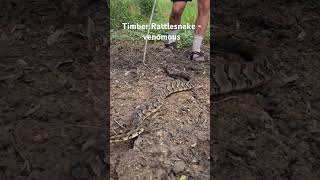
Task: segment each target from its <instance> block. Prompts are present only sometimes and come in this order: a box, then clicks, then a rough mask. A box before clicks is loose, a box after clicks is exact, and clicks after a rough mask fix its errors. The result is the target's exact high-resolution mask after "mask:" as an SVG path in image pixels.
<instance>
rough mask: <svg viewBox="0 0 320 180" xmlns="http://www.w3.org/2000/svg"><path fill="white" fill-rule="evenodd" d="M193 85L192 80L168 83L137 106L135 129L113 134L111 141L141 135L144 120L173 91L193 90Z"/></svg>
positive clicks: (134, 115) (134, 117) (134, 114)
mask: <svg viewBox="0 0 320 180" xmlns="http://www.w3.org/2000/svg"><path fill="white" fill-rule="evenodd" d="M193 87H194V86H193V84H192V83H191V82H190V81H180V80H177V81H172V82H170V83H168V84H166V85H165V86H164V87H163V88H161V89H160V90H158V91H157V92H156V93H155V95H154V96H153V97H152V98H151V99H149V100H148V101H147V102H145V103H144V104H143V105H141V106H140V107H138V108H136V110H135V111H134V113H133V114H132V120H133V126H134V129H133V130H131V131H129V132H127V133H124V134H120V135H115V136H112V137H111V138H110V142H119V141H126V140H129V139H133V138H135V137H137V136H139V135H140V134H141V133H142V132H143V131H144V128H143V125H142V122H143V121H144V120H145V119H146V118H147V117H149V116H150V115H151V114H153V113H155V112H157V111H158V110H159V109H160V108H161V106H162V104H163V103H164V101H165V99H166V98H167V97H168V96H170V95H171V94H173V93H177V92H181V91H187V90H191V89H192V88H193Z"/></svg>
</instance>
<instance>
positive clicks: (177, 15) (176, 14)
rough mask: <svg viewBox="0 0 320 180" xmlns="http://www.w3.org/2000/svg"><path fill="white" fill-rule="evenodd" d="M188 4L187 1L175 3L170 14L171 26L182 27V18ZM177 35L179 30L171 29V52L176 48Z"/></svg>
mask: <svg viewBox="0 0 320 180" xmlns="http://www.w3.org/2000/svg"><path fill="white" fill-rule="evenodd" d="M186 4H187V3H186V2H185V1H177V2H174V3H173V5H172V9H171V14H170V19H169V24H170V25H180V23H181V16H182V13H183V10H184V8H185V7H186ZM177 33H178V30H177V29H171V32H170V38H171V39H169V40H168V42H167V45H168V48H169V49H171V50H172V49H173V48H175V42H176V40H177V39H176V38H177ZM170 44H171V45H170Z"/></svg>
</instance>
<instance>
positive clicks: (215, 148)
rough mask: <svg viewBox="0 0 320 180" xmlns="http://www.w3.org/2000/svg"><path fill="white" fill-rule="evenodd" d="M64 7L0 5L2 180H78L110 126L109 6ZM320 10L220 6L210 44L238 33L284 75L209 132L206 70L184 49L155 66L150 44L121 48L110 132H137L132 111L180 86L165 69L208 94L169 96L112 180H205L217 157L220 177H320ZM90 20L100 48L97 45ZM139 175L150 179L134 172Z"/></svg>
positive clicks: (225, 112) (220, 117)
mask: <svg viewBox="0 0 320 180" xmlns="http://www.w3.org/2000/svg"><path fill="white" fill-rule="evenodd" d="M59 2H60V1H52V2H51V1H37V0H28V1H23V2H22V1H21V2H20V1H14V0H12V1H6V3H3V4H1V9H2V10H3V11H1V12H0V18H1V21H0V22H1V23H0V30H1V42H0V58H1V61H0V66H1V67H0V68H1V71H0V86H1V89H0V104H1V105H0V112H1V113H0V120H1V121H0V122H1V124H0V129H1V131H0V134H1V136H0V179H1V180H2V179H4V180H7V179H8V180H9V179H10V180H11V179H30V180H31V179H35V180H38V179H39V180H40V179H72V177H71V173H70V170H71V166H72V164H73V163H74V162H75V161H76V160H78V159H79V158H80V157H81V154H82V153H81V146H82V144H83V143H84V142H86V141H87V139H88V138H93V137H95V136H96V134H97V132H98V131H100V130H101V129H104V128H105V127H107V124H108V122H107V121H106V119H107V118H106V116H107V115H106V104H107V103H106V100H108V96H107V89H108V88H107V84H108V83H107V82H108V81H107V75H106V74H108V73H109V72H108V71H107V70H108V67H107V64H108V62H107V61H106V59H107V58H106V57H107V54H108V47H107V46H108V45H107V41H106V39H108V36H107V34H106V32H105V27H106V19H105V8H104V6H105V3H104V2H98V1H90V2H88V1H63V2H64V3H59ZM72 2H76V3H72ZM83 2H87V3H84V4H81V3H83ZM19 3H22V4H19ZM319 7H320V5H319V2H318V1H304V2H303V1H290V2H289V1H287V2H286V1H272V2H269V1H253V0H251V1H233V0H225V1H215V2H214V10H215V12H214V13H215V17H214V18H213V19H214V21H213V23H214V25H213V26H212V30H213V31H214V32H213V33H212V36H214V34H215V33H227V34H228V33H230V34H239V35H241V36H244V37H247V38H249V39H251V40H252V41H256V42H258V43H259V44H264V45H266V46H268V47H270V48H272V49H273V50H274V51H275V54H276V57H277V58H276V60H277V61H278V62H279V63H278V65H279V67H278V69H279V70H278V75H277V77H276V78H275V79H274V80H273V81H272V82H270V83H268V84H266V85H265V86H263V87H261V88H257V89H254V90H250V91H248V92H241V93H236V94H232V96H235V98H234V99H232V100H229V101H224V102H222V103H214V104H213V103H212V104H211V107H212V109H211V122H209V121H208V112H209V104H208V103H209V102H208V98H209V96H208V93H207V90H208V88H209V87H208V84H206V83H205V82H207V81H208V79H207V73H208V62H206V63H199V64H191V63H189V62H188V61H185V60H186V59H185V58H184V55H183V54H184V53H183V51H184V49H181V50H180V51H178V52H177V53H176V54H173V55H172V54H164V53H163V52H161V49H160V46H158V45H151V46H150V49H148V52H149V53H148V56H147V61H146V62H147V64H148V65H149V68H147V67H145V66H144V65H143V64H141V59H142V48H141V45H139V44H134V45H135V46H133V44H132V43H131V42H121V43H114V44H113V45H112V46H111V54H112V55H113V57H114V58H112V62H111V67H113V68H111V69H110V73H111V78H112V79H111V82H112V83H111V84H110V87H111V94H112V96H111V99H110V101H111V104H112V107H111V109H110V111H111V113H112V116H111V117H112V118H111V121H110V127H111V129H110V133H111V134H117V133H121V132H123V131H125V130H126V129H130V118H129V116H130V113H132V111H133V110H134V108H135V107H136V106H139V105H140V104H141V103H142V102H143V101H144V100H146V99H147V98H148V97H150V96H151V95H152V92H153V90H155V89H157V88H158V87H159V86H161V85H162V84H163V83H164V82H167V81H170V80H172V78H171V77H170V76H168V74H167V73H165V71H164V69H163V67H167V69H168V71H169V72H170V73H176V71H182V72H184V71H186V72H188V73H190V74H191V75H192V77H194V78H197V79H198V80H199V81H202V82H203V87H201V88H199V89H198V91H194V92H183V93H179V94H174V95H172V96H170V97H169V98H168V100H167V101H166V103H165V105H164V106H163V108H161V110H160V111H159V112H157V113H156V114H155V115H154V116H152V117H151V118H149V120H148V122H150V124H149V126H148V129H147V132H146V133H144V134H142V135H141V136H140V137H139V138H138V139H137V140H136V141H135V143H134V144H133V143H132V142H127V143H121V144H116V145H112V146H111V156H110V167H111V172H110V175H111V177H113V178H114V179H117V178H124V179H126V178H129V175H130V176H135V175H138V174H139V175H140V176H141V174H143V173H145V175H146V176H148V175H149V174H151V173H152V174H153V175H157V176H160V177H164V178H173V179H177V178H178V177H181V176H182V175H186V176H189V177H190V179H207V178H208V176H209V164H208V162H209V157H210V160H211V162H210V165H211V166H210V168H211V177H212V178H213V179H246V180H248V179H287V180H295V179H297V180H300V179H319V178H320V172H319V169H320V168H319V166H320V164H319V162H320V161H319V159H320V153H319V152H320V133H319V132H320V127H319V126H320V125H319V119H320V117H319V116H320V112H319V111H320V109H319V105H320V101H319V98H320V97H319V84H320V83H319V77H320V72H319V68H320V60H319V59H320V53H319V52H320V48H319V47H320V46H319V45H320V34H319V32H320V31H319V29H320V17H319V13H320V12H319V9H320V8H319ZM5 10H8V11H5ZM88 15H90V16H91V18H92V19H93V21H94V22H95V27H96V29H95V32H96V33H93V34H94V37H93V39H94V40H91V37H90V36H88V35H87V24H88V23H87V21H88ZM62 29H63V30H64V32H65V34H63V35H61V36H58V38H57V36H55V37H53V41H54V43H52V44H51V43H49V44H48V37H50V35H53V34H55V33H56V32H57V30H62ZM58 32H59V31H58ZM89 34H90V33H89ZM51 37H52V36H51ZM55 39H56V40H55ZM50 42H51V41H50ZM119 52H121V53H119ZM216 56H217V55H212V56H211V58H213V59H214V58H215V57H216ZM184 68H185V69H184ZM221 98H224V97H213V98H212V100H213V101H215V100H216V99H217V100H218V99H221ZM117 122H118V123H117ZM209 125H211V127H210V130H211V138H210V139H211V143H212V144H211V148H210V150H211V151H210V155H209V154H208V151H209V149H208V148H209V144H208V143H209V139H208V136H209V134H208V133H209V132H208V131H209V129H208V128H209ZM190 130H191V132H190ZM142 153H143V154H142ZM130 165H132V166H130ZM138 167H145V170H146V171H145V172H141V171H134V170H135V169H134V168H138Z"/></svg>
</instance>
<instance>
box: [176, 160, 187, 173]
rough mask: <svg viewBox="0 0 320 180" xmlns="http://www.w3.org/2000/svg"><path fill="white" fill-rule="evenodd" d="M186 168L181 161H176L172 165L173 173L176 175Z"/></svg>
mask: <svg viewBox="0 0 320 180" xmlns="http://www.w3.org/2000/svg"><path fill="white" fill-rule="evenodd" d="M186 167H187V165H186V163H184V162H183V161H177V162H175V163H174V165H173V171H174V172H176V173H180V172H183V171H184V170H185V168H186Z"/></svg>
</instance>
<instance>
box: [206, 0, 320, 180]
mask: <svg viewBox="0 0 320 180" xmlns="http://www.w3.org/2000/svg"><path fill="white" fill-rule="evenodd" d="M319 5H320V4H319V2H318V1H308V2H302V1H290V3H289V1H287V2H285V1H272V2H271V1H264V2H263V1H241V2H240V1H232V0H227V1H215V8H214V9H215V20H214V23H213V24H214V25H215V27H214V29H213V31H214V32H216V34H219V33H220V34H223V33H225V34H236V35H241V36H243V37H246V38H248V39H250V40H252V41H255V42H257V43H258V44H261V45H265V46H267V47H270V48H272V49H273V51H274V52H275V56H276V57H275V60H276V61H277V62H278V63H277V64H278V67H277V76H276V77H275V78H274V79H273V80H272V81H271V82H270V83H268V84H266V85H265V86H263V87H261V88H257V89H255V90H250V91H248V92H242V93H236V94H232V96H234V97H235V99H233V100H230V101H225V102H223V103H218V104H213V106H212V107H213V108H212V109H211V110H212V111H211V113H212V117H211V125H212V126H211V139H212V141H211V142H212V144H211V158H212V159H211V160H212V161H211V168H212V171H211V173H212V174H211V175H212V177H213V179H245V180H249V179H287V180H298V179H299V180H300V179H319V178H320V171H319V166H320V163H319V162H320V161H319V158H320V154H319V152H320V133H319V132H320V131H319V130H320V129H319V128H320V122H319V120H320V109H319V103H320V101H319V83H320V82H319V77H320V72H319V68H320V48H319V47H320V46H319V45H320V39H319V37H320V31H319V29H320V24H319V22H320V16H319V15H320V14H319V13H320V11H319V9H320V8H319V7H320V6H319ZM218 98H219V97H213V100H215V99H217V100H218ZM220 98H221V97H220ZM222 98H223V97H222Z"/></svg>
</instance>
